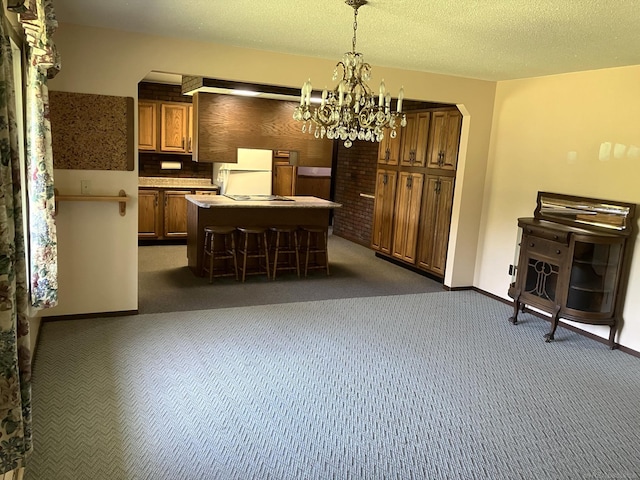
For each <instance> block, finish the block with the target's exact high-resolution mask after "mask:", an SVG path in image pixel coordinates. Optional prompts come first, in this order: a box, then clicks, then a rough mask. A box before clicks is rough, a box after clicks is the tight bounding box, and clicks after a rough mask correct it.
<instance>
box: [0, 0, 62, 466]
mask: <svg viewBox="0 0 640 480" xmlns="http://www.w3.org/2000/svg"><path fill="white" fill-rule="evenodd" d="M7 2H8V5H7V8H8V9H9V10H13V11H15V12H16V13H19V14H20V15H19V19H20V23H21V25H22V26H23V28H24V32H25V49H26V52H27V61H28V65H27V77H28V79H27V89H26V95H25V98H26V124H27V169H26V171H27V186H28V199H29V200H28V202H29V209H28V213H27V219H28V228H29V232H28V233H29V247H30V248H29V252H30V254H29V263H30V277H29V281H28V280H27V275H26V272H27V268H26V265H25V245H24V242H25V235H24V234H25V232H24V231H23V227H22V225H23V224H22V209H21V178H20V163H19V161H20V159H19V156H18V148H17V147H18V132H17V128H16V121H15V93H14V92H15V91H14V85H13V62H12V58H11V44H10V41H9V37H8V35H7V32H6V31H5V24H4V21H5V17H4V13H2V15H0V20H2V22H0V474H2V473H5V472H8V471H11V470H14V469H16V468H20V467H22V466H24V461H25V458H26V456H27V454H28V453H29V452H30V451H31V449H32V440H31V351H30V338H29V323H28V319H27V309H29V308H30V307H29V292H30V295H31V302H30V303H31V305H32V306H33V307H35V308H46V307H50V306H53V305H55V304H56V303H57V295H58V283H57V239H56V228H55V222H54V217H53V212H54V196H53V154H52V151H51V124H50V122H49V100H48V89H47V78H52V77H53V76H54V75H55V74H56V73H57V71H58V70H59V69H60V64H59V60H58V54H57V51H56V49H55V45H54V44H53V42H52V40H51V36H52V35H53V32H54V30H55V28H56V27H57V22H56V20H55V15H54V11H53V5H52V3H51V0H7ZM28 287H29V288H28Z"/></svg>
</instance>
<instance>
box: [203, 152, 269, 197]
mask: <svg viewBox="0 0 640 480" xmlns="http://www.w3.org/2000/svg"><path fill="white" fill-rule="evenodd" d="M272 166H273V151H272V150H256V149H249V148H239V149H238V163H214V164H213V179H214V183H215V184H216V185H218V186H219V187H220V194H221V195H271V181H272V171H271V169H272Z"/></svg>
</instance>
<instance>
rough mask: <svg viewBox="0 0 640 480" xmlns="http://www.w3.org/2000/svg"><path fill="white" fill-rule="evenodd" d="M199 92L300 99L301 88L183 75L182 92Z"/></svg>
mask: <svg viewBox="0 0 640 480" xmlns="http://www.w3.org/2000/svg"><path fill="white" fill-rule="evenodd" d="M197 92H206V93H219V94H224V95H243V96H250V97H260V98H269V99H273V100H288V101H296V102H299V101H300V89H299V88H290V87H279V86H277V85H264V84H260V83H246V82H233V81H229V80H218V79H215V78H205V77H194V76H187V75H183V76H182V94H183V95H193V94H194V93H197Z"/></svg>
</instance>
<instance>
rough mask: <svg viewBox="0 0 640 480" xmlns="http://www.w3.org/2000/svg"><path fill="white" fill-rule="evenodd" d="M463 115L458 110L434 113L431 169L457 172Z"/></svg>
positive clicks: (431, 137)
mask: <svg viewBox="0 0 640 480" xmlns="http://www.w3.org/2000/svg"><path fill="white" fill-rule="evenodd" d="M461 126H462V115H461V114H460V112H459V111H458V109H452V110H441V111H436V112H433V114H432V118H431V127H430V131H429V161H428V162H427V166H428V167H429V168H439V169H442V170H455V169H456V167H457V163H458V148H459V145H460V128H461Z"/></svg>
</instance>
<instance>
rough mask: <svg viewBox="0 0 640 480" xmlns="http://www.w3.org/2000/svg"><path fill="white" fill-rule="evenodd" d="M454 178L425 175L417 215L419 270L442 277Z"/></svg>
mask: <svg viewBox="0 0 640 480" xmlns="http://www.w3.org/2000/svg"><path fill="white" fill-rule="evenodd" d="M454 181H455V178H454V177H449V176H439V175H427V181H426V183H425V189H424V200H423V203H422V212H421V215H420V232H419V238H420V249H419V251H418V267H420V268H421V269H424V270H427V271H429V272H432V273H434V274H436V275H438V276H444V270H445V266H446V262H447V246H448V244H449V229H450V223H451V208H452V206H453V186H454Z"/></svg>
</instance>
